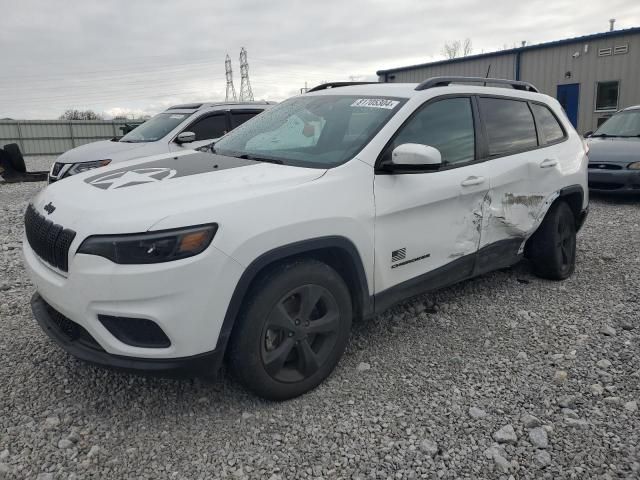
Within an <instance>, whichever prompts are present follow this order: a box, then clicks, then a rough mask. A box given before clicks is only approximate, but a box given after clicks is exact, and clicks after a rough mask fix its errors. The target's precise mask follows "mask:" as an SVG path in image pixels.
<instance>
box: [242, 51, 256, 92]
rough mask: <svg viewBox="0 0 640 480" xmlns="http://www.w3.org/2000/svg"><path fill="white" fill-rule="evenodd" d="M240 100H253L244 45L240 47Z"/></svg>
mask: <svg viewBox="0 0 640 480" xmlns="http://www.w3.org/2000/svg"><path fill="white" fill-rule="evenodd" d="M240 101H241V102H253V91H252V90H251V82H250V81H249V63H248V62H247V51H246V50H245V48H244V47H242V48H241V49H240Z"/></svg>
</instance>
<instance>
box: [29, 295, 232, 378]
mask: <svg viewBox="0 0 640 480" xmlns="http://www.w3.org/2000/svg"><path fill="white" fill-rule="evenodd" d="M31 310H32V311H33V315H34V316H35V318H36V320H37V321H38V323H39V324H40V327H41V328H42V330H44V331H45V333H46V334H47V335H48V336H49V337H50V338H51V339H52V340H53V341H55V342H56V343H57V344H58V345H60V346H61V347H62V348H63V349H65V350H66V351H67V352H69V353H70V354H71V355H73V356H75V357H77V358H79V359H80V360H84V361H85V362H89V363H92V364H95V365H101V366H105V367H110V368H115V369H118V370H126V371H134V372H144V373H161V374H171V375H206V374H212V373H215V372H217V371H218V370H219V368H220V365H221V364H222V359H223V356H224V352H223V351H222V350H213V351H211V352H206V353H202V354H199V355H193V356H191V357H182V358H167V359H157V358H137V357H125V356H121V355H112V354H110V353H107V352H106V351H105V350H104V349H103V348H102V347H101V346H100V345H99V344H98V343H97V342H96V341H95V339H94V338H93V337H91V335H90V334H89V332H87V331H86V330H85V329H84V328H83V327H82V326H80V325H78V324H77V323H75V322H73V321H72V320H70V319H68V318H66V317H65V316H64V315H62V314H61V313H60V312H57V311H56V310H55V309H53V307H51V306H50V305H49V304H48V303H47V302H45V301H44V299H43V298H42V297H41V296H40V295H39V294H38V293H37V292H36V293H34V294H33V297H32V298H31Z"/></svg>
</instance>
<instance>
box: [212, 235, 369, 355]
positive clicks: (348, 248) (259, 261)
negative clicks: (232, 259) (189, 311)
mask: <svg viewBox="0 0 640 480" xmlns="http://www.w3.org/2000/svg"><path fill="white" fill-rule="evenodd" d="M327 249H339V250H340V251H341V252H342V253H343V254H346V255H347V256H348V257H349V259H350V263H351V265H347V266H346V267H347V268H351V269H352V270H353V272H352V273H353V275H352V276H353V277H355V280H356V281H355V285H353V288H354V289H355V292H356V295H355V298H354V299H353V301H354V304H355V305H356V307H357V308H358V310H359V311H360V312H361V313H362V316H363V317H370V316H371V315H373V297H372V296H371V295H370V294H369V284H368V282H367V276H366V273H365V269H364V265H363V263H362V259H361V257H360V253H358V250H357V248H356V246H355V245H354V244H353V242H352V241H351V240H349V239H348V238H345V237H341V236H327V237H318V238H311V239H308V240H302V241H299V242H294V243H290V244H288V245H283V246H281V247H277V248H274V249H273V250H270V251H268V252H265V253H263V254H262V255H260V256H259V257H258V258H256V259H255V260H253V261H252V262H251V264H249V266H248V267H247V268H246V269H245V271H244V272H243V274H242V276H241V277H240V280H238V284H237V285H236V288H235V290H234V291H233V295H232V296H231V301H230V302H229V306H228V307H227V313H226V314H225V316H224V320H223V322H222V327H221V329H220V334H219V335H218V343H217V345H216V350H218V349H222V350H221V351H224V350H225V349H226V347H227V343H228V341H229V337H230V336H231V332H232V331H233V326H234V324H235V321H236V318H237V316H238V313H239V312H240V307H241V306H242V302H243V300H244V298H245V296H246V294H247V291H248V290H249V287H250V286H251V283H252V282H253V281H254V280H255V279H256V277H257V276H258V275H259V274H260V272H262V271H263V270H264V269H265V268H266V267H268V266H269V265H272V264H274V263H276V262H278V261H280V260H283V259H285V258H290V257H294V256H298V255H302V254H309V253H312V252H317V253H320V252H322V251H326V250H327ZM347 283H349V282H347Z"/></svg>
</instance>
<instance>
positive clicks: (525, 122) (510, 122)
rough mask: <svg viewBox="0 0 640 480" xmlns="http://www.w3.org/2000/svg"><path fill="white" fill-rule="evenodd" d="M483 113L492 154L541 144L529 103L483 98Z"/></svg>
mask: <svg viewBox="0 0 640 480" xmlns="http://www.w3.org/2000/svg"><path fill="white" fill-rule="evenodd" d="M478 101H479V103H480V114H481V115H482V119H483V121H484V125H485V129H486V132H487V139H488V141H489V155H491V156H493V155H508V154H510V153H515V152H518V151H521V150H525V149H527V148H531V147H536V146H537V145H538V137H537V135H536V126H535V123H534V122H533V115H532V114H531V110H529V105H527V102H523V101H519V100H508V99H503V98H486V97H480V98H479V99H478Z"/></svg>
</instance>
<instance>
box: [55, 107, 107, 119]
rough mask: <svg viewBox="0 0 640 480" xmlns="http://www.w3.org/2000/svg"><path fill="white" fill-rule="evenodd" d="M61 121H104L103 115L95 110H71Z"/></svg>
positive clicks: (66, 112) (61, 117)
mask: <svg viewBox="0 0 640 480" xmlns="http://www.w3.org/2000/svg"><path fill="white" fill-rule="evenodd" d="M59 118H60V120H102V119H103V118H102V115H99V114H97V113H96V112H94V111H93V110H76V109H69V110H67V111H65V112H64V113H63V114H62V115H60V117H59Z"/></svg>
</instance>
